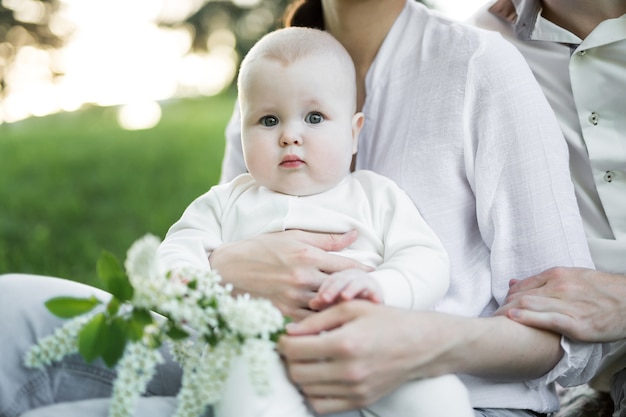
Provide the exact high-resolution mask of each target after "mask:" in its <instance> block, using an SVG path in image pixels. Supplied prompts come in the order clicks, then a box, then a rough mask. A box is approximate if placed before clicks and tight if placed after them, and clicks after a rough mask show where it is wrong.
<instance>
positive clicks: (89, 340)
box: [78, 313, 107, 362]
mask: <svg viewBox="0 0 626 417" xmlns="http://www.w3.org/2000/svg"><path fill="white" fill-rule="evenodd" d="M106 330H107V326H106V318H105V316H104V313H100V314H96V315H95V316H93V318H92V319H91V320H89V322H87V324H85V326H83V328H82V329H81V331H80V332H79V333H78V351H79V352H80V354H81V355H82V357H83V358H84V359H85V361H87V362H93V361H94V359H96V358H98V357H99V356H101V355H102V352H103V350H104V339H105V337H106Z"/></svg>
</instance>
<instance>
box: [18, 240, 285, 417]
mask: <svg viewBox="0 0 626 417" xmlns="http://www.w3.org/2000/svg"><path fill="white" fill-rule="evenodd" d="M159 244H160V240H159V239H158V238H157V237H156V236H153V235H146V236H144V237H142V238H141V239H139V240H137V241H136V242H135V243H134V244H133V245H132V246H131V248H130V249H129V250H128V253H127V258H126V261H125V263H124V266H125V268H126V272H127V275H128V278H129V281H130V283H131V285H132V287H133V290H134V291H133V298H132V300H130V301H129V302H125V303H122V305H121V306H119V308H117V305H115V308H107V309H106V310H105V312H104V313H102V314H105V315H106V319H107V320H120V321H121V322H123V323H130V324H131V327H128V328H129V329H132V331H133V332H135V333H132V336H138V337H131V336H129V337H130V339H129V340H133V342H128V344H127V345H126V347H125V350H124V353H123V355H122V358H121V359H120V361H119V362H118V363H117V378H116V380H115V382H114V386H113V398H112V402H111V408H110V410H109V412H110V417H130V416H132V414H133V410H134V405H135V402H136V401H137V399H138V397H139V396H140V395H141V394H142V393H143V392H144V391H145V389H146V386H147V384H148V383H149V382H150V380H151V379H152V377H153V376H154V374H155V372H156V367H157V365H158V364H159V363H161V362H162V361H163V357H162V356H161V354H160V353H159V351H158V349H157V346H161V345H162V342H167V343H168V344H169V345H170V346H171V348H172V349H171V350H172V352H173V356H174V359H175V360H176V361H177V362H179V363H180V364H181V366H182V368H183V379H182V387H181V390H180V392H179V394H178V397H177V398H178V408H177V411H176V414H175V417H198V416H200V415H201V414H202V413H203V412H204V411H205V409H206V406H207V405H209V404H214V403H216V402H217V401H219V399H220V398H221V396H222V390H223V387H224V384H225V382H226V380H227V378H228V373H229V370H230V367H231V363H232V362H233V360H234V358H235V357H237V356H242V357H243V358H244V359H245V360H246V361H247V363H248V365H249V366H248V368H249V371H250V375H249V376H250V381H251V383H252V385H253V386H254V387H255V388H256V389H257V392H258V393H259V394H263V393H266V392H267V391H268V390H269V386H270V381H269V377H268V363H270V361H275V360H276V355H277V353H276V352H275V350H274V349H275V344H274V342H273V341H271V336H272V335H274V334H276V333H278V332H280V331H282V330H283V326H284V319H283V316H282V314H281V313H280V311H279V310H278V309H276V308H275V307H274V306H273V305H272V304H271V303H270V302H269V301H268V300H263V299H253V298H251V297H250V296H248V295H247V294H246V295H243V296H242V295H240V296H236V297H235V296H233V295H232V294H231V292H232V286H230V285H222V283H221V277H220V276H219V274H218V273H217V272H215V271H208V270H202V269H193V268H184V269H181V270H177V271H172V272H171V273H168V274H166V273H164V272H163V271H161V270H159V268H158V262H157V257H156V253H157V249H158V247H159ZM113 301H115V299H114V300H113ZM109 307H110V306H109ZM133 310H144V311H143V312H139V314H138V315H136V316H135V315H134V313H135V312H136V311H133ZM149 310H151V311H154V312H157V313H160V315H157V314H152V320H151V321H150V320H146V319H145V318H142V317H144V315H143V313H144V312H145V311H149ZM94 314H95V313H93V312H92V313H89V314H85V315H83V316H80V317H78V318H75V319H72V320H70V321H68V322H67V323H66V324H65V325H63V326H62V327H60V328H59V329H57V330H56V331H55V333H54V334H53V335H51V336H49V337H47V338H44V339H42V340H40V341H39V343H38V344H37V345H35V346H33V347H32V348H31V349H30V350H29V352H28V354H27V355H26V357H25V363H26V364H27V366H30V367H42V366H44V365H48V364H50V363H52V362H53V361H58V360H60V359H61V358H63V357H64V356H65V355H68V354H70V353H75V352H77V351H78V335H79V333H80V331H81V330H82V328H83V326H84V325H85V324H86V323H87V322H88V321H89V320H90V319H91V317H93V315H94ZM109 315H110V316H109ZM133 320H135V321H133ZM177 329H178V330H181V329H182V330H184V331H185V332H186V333H187V335H189V337H185V333H181V332H177V331H176V330H177ZM137 331H139V332H141V333H138V334H137V333H136V332H137ZM127 336H128V335H127ZM181 338H183V340H181ZM207 341H208V342H210V343H207Z"/></svg>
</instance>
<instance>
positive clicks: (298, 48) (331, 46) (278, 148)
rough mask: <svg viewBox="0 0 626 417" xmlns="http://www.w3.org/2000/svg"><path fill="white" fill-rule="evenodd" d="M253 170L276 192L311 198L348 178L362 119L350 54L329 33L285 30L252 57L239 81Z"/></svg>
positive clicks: (247, 153) (245, 137) (263, 43)
mask: <svg viewBox="0 0 626 417" xmlns="http://www.w3.org/2000/svg"><path fill="white" fill-rule="evenodd" d="M237 86H238V89H239V104H240V110H241V140H242V145H243V151H244V157H245V160H246V165H247V167H248V171H249V172H250V173H251V174H252V175H253V176H254V177H255V179H256V180H257V181H258V182H259V184H261V185H263V186H266V187H268V188H270V189H272V190H274V191H278V192H281V193H285V194H293V195H310V194H317V193H320V192H323V191H326V190H328V189H330V188H332V187H334V186H335V185H337V184H338V183H339V182H340V181H341V180H342V179H343V178H344V177H345V176H346V175H347V174H348V173H349V172H350V162H351V160H352V155H353V154H354V153H355V152H356V149H357V138H358V133H359V131H360V129H361V126H362V124H363V115H362V114H361V113H356V79H355V71H354V65H353V63H352V59H351V58H350V55H349V54H348V52H347V51H346V50H345V49H344V48H343V46H342V45H341V44H340V43H339V42H338V41H337V40H336V39H335V38H333V37H332V36H331V35H330V34H328V33H326V32H323V31H320V30H316V29H308V28H296V27H293V28H286V29H279V30H277V31H274V32H271V33H269V34H268V35H265V36H264V37H263V38H262V39H261V40H260V41H258V42H257V43H256V44H255V45H254V47H253V48H252V49H251V50H250V52H248V54H247V55H246V57H245V58H244V60H243V62H242V63H241V68H240V71H239V78H238V82H237Z"/></svg>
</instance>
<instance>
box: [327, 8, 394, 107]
mask: <svg viewBox="0 0 626 417" xmlns="http://www.w3.org/2000/svg"><path fill="white" fill-rule="evenodd" d="M405 4H406V0H385V1H381V0H322V6H323V10H324V27H325V29H326V30H327V31H328V32H330V33H331V34H332V35H333V36H334V37H335V38H336V39H337V40H338V41H339V42H341V44H342V45H343V46H344V47H345V48H346V49H347V50H348V53H349V54H350V56H351V57H352V60H353V61H354V65H355V68H356V75H357V95H358V97H357V102H358V107H359V110H361V108H362V107H363V103H364V101H365V76H366V75H367V71H368V70H369V68H370V66H371V65H372V62H373V61H374V58H375V57H376V54H377V53H378V49H379V48H380V46H381V45H382V43H383V41H384V40H385V37H386V36H387V33H388V32H389V29H391V26H392V25H393V22H394V21H395V20H396V18H397V17H398V15H399V14H400V12H401V11H402V9H403V8H404V5H405Z"/></svg>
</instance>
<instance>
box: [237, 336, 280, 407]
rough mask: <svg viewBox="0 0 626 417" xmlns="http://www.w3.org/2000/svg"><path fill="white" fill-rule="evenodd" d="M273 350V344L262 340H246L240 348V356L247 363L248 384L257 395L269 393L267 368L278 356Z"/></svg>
mask: <svg viewBox="0 0 626 417" xmlns="http://www.w3.org/2000/svg"><path fill="white" fill-rule="evenodd" d="M274 348H275V345H274V343H273V342H271V341H269V340H262V339H248V340H246V341H245V342H244V344H243V345H242V347H241V355H242V356H243V357H244V358H245V359H246V361H247V362H248V370H249V373H250V375H249V376H250V382H251V383H252V385H253V386H254V388H255V389H256V392H257V394H259V395H266V394H268V393H269V392H270V388H271V381H270V380H269V378H268V373H269V366H270V363H272V362H273V361H274V360H275V359H276V357H277V356H278V353H276V350H275V349H274Z"/></svg>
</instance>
